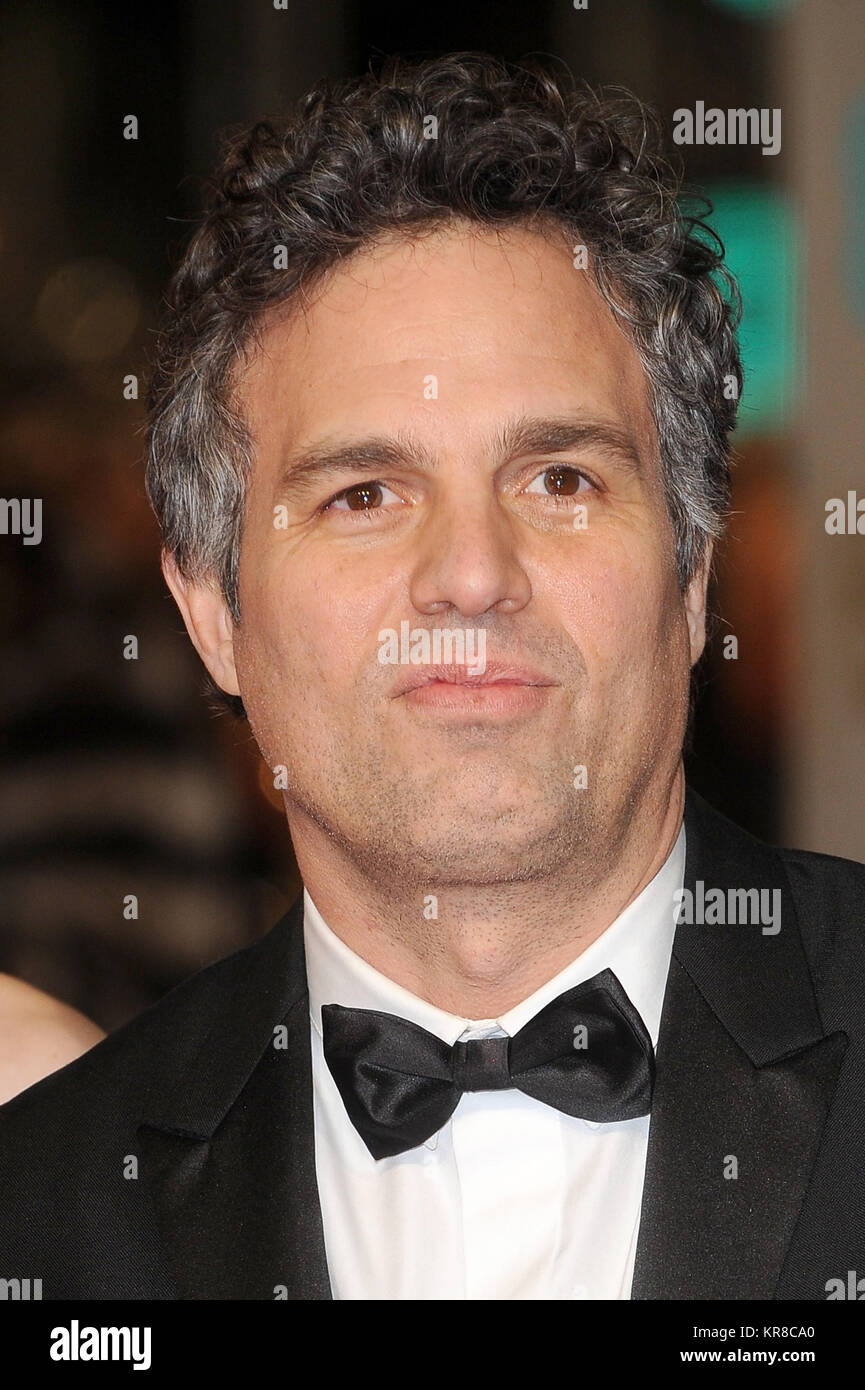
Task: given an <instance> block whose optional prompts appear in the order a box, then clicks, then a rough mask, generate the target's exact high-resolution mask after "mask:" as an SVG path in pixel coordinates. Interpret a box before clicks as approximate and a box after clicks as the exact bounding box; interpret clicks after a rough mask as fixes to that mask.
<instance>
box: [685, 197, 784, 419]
mask: <svg viewBox="0 0 865 1390" xmlns="http://www.w3.org/2000/svg"><path fill="white" fill-rule="evenodd" d="M706 193H707V195H708V197H709V198H710V199H711V200H712V204H713V208H714V210H713V212H712V213H711V215H710V216H709V217H708V218H707V219H706V220H707V221H708V223H709V225H710V226H711V227H712V228H713V230H714V231H716V232H717V233H718V235H719V236H720V238H721V240H722V241H723V243H724V250H725V257H724V259H725V262H726V264H727V266H728V267H729V269H730V270H731V271H732V273H733V275H735V277H736V279H737V281H738V284H739V290H740V292H741V295H742V306H743V313H742V323H741V327H740V330H739V345H740V349H741V353H742V364H743V368H744V372H745V386H744V390H743V392H742V399H741V402H740V407H739V423H738V426H737V429H736V435H737V436H741V435H743V434H753V433H758V432H760V433H765V432H773V431H776V430H780V429H784V428H785V427H786V425H787V424H788V421H789V417H790V413H791V405H792V401H793V393H794V391H795V390H796V376H797V371H798V363H797V324H798V317H797V316H798V306H797V299H796V290H797V286H798V283H799V263H800V254H799V249H798V245H797V237H796V232H795V226H794V220H793V215H792V211H791V208H790V205H789V202H788V200H787V199H786V198H785V196H784V195H783V193H781V192H780V191H778V190H776V189H774V188H770V187H767V186H766V185H765V184H716V185H714V186H712V187H709V188H707V189H706Z"/></svg>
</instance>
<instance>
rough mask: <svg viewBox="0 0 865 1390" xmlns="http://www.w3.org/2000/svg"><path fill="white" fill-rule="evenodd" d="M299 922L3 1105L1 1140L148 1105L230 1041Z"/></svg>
mask: <svg viewBox="0 0 865 1390" xmlns="http://www.w3.org/2000/svg"><path fill="white" fill-rule="evenodd" d="M299 920H300V918H299V916H298V914H297V912H296V911H295V909H294V908H293V909H292V910H291V911H290V912H289V913H288V914H286V916H285V917H283V918H282V919H281V920H280V921H279V922H278V923H277V924H276V925H275V926H274V927H273V928H271V930H270V931H269V932H268V933H267V934H266V935H265V936H264V937H262V938H260V939H259V940H256V941H254V942H252V943H251V944H250V945H248V946H243V947H241V948H240V949H239V950H237V951H234V952H232V954H231V955H229V956H225V957H223V958H222V959H220V960H217V961H214V962H213V963H212V964H210V965H207V966H204V967H203V968H202V969H201V970H198V971H197V972H196V973H195V974H193V975H190V976H188V977H187V978H186V979H185V980H182V981H181V982H180V983H179V984H177V985H175V986H174V988H173V989H171V990H169V991H168V992H167V993H166V994H165V995H164V996H163V997H162V998H161V999H159V1000H158V1001H157V1002H156V1003H155V1004H152V1005H151V1006H150V1007H149V1008H147V1009H145V1010H144V1011H143V1012H142V1013H140V1014H137V1015H136V1016H135V1017H134V1018H132V1019H130V1020H129V1022H128V1023H125V1024H123V1025H122V1026H121V1027H120V1028H117V1029H115V1030H114V1031H113V1032H111V1033H109V1034H108V1035H107V1037H105V1038H103V1039H102V1041H101V1042H98V1043H97V1044H96V1045H95V1046H94V1047H92V1048H90V1050H89V1051H87V1052H85V1053H84V1054H83V1055H82V1056H80V1057H78V1058H76V1059H75V1060H74V1061H72V1062H70V1063H69V1064H68V1065H66V1066H64V1067H62V1068H60V1069H59V1070H58V1071H55V1072H53V1073H52V1074H51V1075H49V1076H46V1077H44V1078H43V1079H42V1080H41V1081H38V1082H37V1083H36V1084H35V1085H33V1086H30V1087H28V1089H27V1090H25V1091H22V1092H21V1093H20V1094H19V1095H17V1096H15V1097H13V1098H12V1100H10V1101H8V1102H7V1103H6V1104H5V1105H3V1106H0V1137H2V1135H3V1134H4V1133H6V1134H7V1135H8V1134H9V1133H10V1132H11V1131H13V1130H15V1129H16V1128H18V1127H22V1126H23V1127H28V1126H33V1125H34V1124H38V1122H39V1119H40V1117H42V1116H45V1117H46V1118H48V1117H50V1119H51V1123H52V1124H61V1123H64V1122H66V1123H68V1124H72V1125H75V1126H76V1127H77V1126H80V1125H81V1123H82V1122H84V1123H87V1124H90V1125H94V1126H98V1124H99V1123H100V1120H101V1119H103V1118H109V1117H111V1116H113V1117H114V1118H115V1119H119V1117H120V1115H121V1114H122V1113H123V1112H127V1111H128V1112H130V1113H137V1112H138V1111H139V1110H140V1109H141V1108H142V1107H145V1108H146V1106H147V1103H148V1102H149V1100H150V1099H151V1098H152V1097H156V1096H158V1095H160V1094H162V1093H164V1091H165V1089H166V1087H167V1086H168V1085H170V1084H171V1082H172V1079H173V1078H179V1077H182V1076H183V1075H184V1074H185V1073H186V1072H187V1071H188V1070H189V1069H190V1068H191V1067H192V1066H193V1065H194V1064H195V1060H196V1057H197V1056H198V1055H199V1053H200V1052H201V1051H202V1049H204V1048H207V1047H208V1046H210V1045H213V1044H215V1043H216V1042H217V1040H218V1041H219V1043H220V1044H221V1045H226V1043H227V1042H229V1041H230V1039H227V1038H226V1036H225V1034H226V1031H227V1029H228V1028H229V1020H230V1019H231V1018H232V1017H236V1013H237V1010H238V1001H239V996H240V995H242V994H243V993H244V992H246V993H250V992H251V993H254V991H255V985H256V980H257V978H258V977H261V979H262V980H264V979H265V978H266V977H267V976H268V975H272V972H273V970H274V969H279V965H280V962H281V958H282V957H284V955H285V949H286V944H287V943H288V942H290V941H291V939H292V937H293V936H294V935H296V934H297V931H298V925H299ZM287 983H288V984H289V985H290V982H287Z"/></svg>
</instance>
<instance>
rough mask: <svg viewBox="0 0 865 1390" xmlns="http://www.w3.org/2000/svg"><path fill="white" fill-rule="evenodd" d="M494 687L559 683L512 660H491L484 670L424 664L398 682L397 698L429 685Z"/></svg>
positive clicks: (395, 694)
mask: <svg viewBox="0 0 865 1390" xmlns="http://www.w3.org/2000/svg"><path fill="white" fill-rule="evenodd" d="M434 683H437V684H441V685H462V686H494V685H535V686H549V685H555V684H556V682H555V681H554V680H551V679H550V677H549V676H547V675H545V674H544V672H543V671H538V670H535V669H534V668H533V667H530V666H524V665H521V664H520V665H516V664H511V663H505V662H499V661H488V662H487V663H486V666H485V668H484V670H483V671H480V672H478V671H473V670H472V668H471V667H469V666H434V665H429V666H421V667H413V668H412V669H411V670H410V671H407V672H406V674H405V675H404V676H402V677H401V678H400V680H398V681H397V684H396V686H395V688H394V691H393V694H394V697H396V696H398V695H407V694H408V693H409V691H411V690H419V689H421V688H422V687H423V686H425V685H432V684H434Z"/></svg>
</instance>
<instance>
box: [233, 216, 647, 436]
mask: <svg viewBox="0 0 865 1390" xmlns="http://www.w3.org/2000/svg"><path fill="white" fill-rule="evenodd" d="M431 380H434V383H435V388H434V392H433V393H431V392H430V391H429V390H428V389H427V390H425V388H428V387H429V383H430V381H431ZM237 385H238V394H239V397H240V400H241V402H242V404H243V405H244V407H245V412H246V414H247V416H248V418H249V419H250V423H251V425H252V426H253V433H254V434H255V435H256V436H257V437H258V438H259V441H260V442H261V443H264V442H266V439H267V437H268V436H270V435H271V433H272V432H273V429H274V427H275V422H276V420H277V419H278V420H279V426H278V431H279V434H280V435H281V436H282V437H283V438H284V437H285V436H286V434H291V435H292V436H293V437H295V438H298V437H307V436H312V435H315V434H317V433H319V432H320V431H321V429H322V428H323V427H324V426H326V429H327V432H328V434H333V433H335V432H338V431H339V430H340V429H342V428H345V429H348V428H351V429H353V430H354V429H356V428H357V426H358V424H360V423H362V422H363V417H366V423H368V424H369V425H370V426H372V425H375V424H380V423H381V422H382V420H381V417H382V415H389V416H395V415H396V414H398V413H399V412H400V411H402V412H403V413H404V412H405V411H406V410H412V408H413V406H414V405H417V406H418V407H420V406H423V405H426V407H427V409H426V416H427V419H428V420H429V409H428V407H429V402H430V400H432V401H433V402H434V404H435V411H434V417H435V424H436V428H437V429H438V430H440V431H444V432H445V434H446V433H447V430H448V429H449V428H452V429H453V430H454V431H455V432H456V434H457V435H458V436H459V437H460V438H463V439H464V437H465V430H466V428H468V427H469V425H470V424H472V423H477V425H478V427H479V428H481V429H483V428H485V427H489V426H490V425H491V424H492V423H493V419H492V417H494V416H500V415H501V413H502V411H503V410H507V411H508V412H509V413H514V414H518V413H520V411H521V410H522V411H525V412H527V413H538V412H541V411H544V410H551V411H556V410H559V411H561V410H562V409H568V408H573V407H577V408H578V409H582V410H584V411H586V412H589V413H591V414H593V415H595V416H597V417H599V418H602V419H606V420H607V421H609V422H610V423H615V424H620V425H624V426H625V427H626V428H628V429H630V431H631V432H632V433H633V434H634V435H635V436H636V437H638V438H639V439H640V440H642V442H643V443H644V444H646V442H647V441H650V442H651V443H652V444H654V424H653V420H652V416H651V410H650V405H649V395H648V388H647V382H646V377H645V372H644V370H643V367H642V364H641V362H640V360H639V357H638V356H637V353H636V351H635V349H634V347H633V346H632V344H631V343H630V341H629V339H628V338H627V336H626V334H625V333H624V331H623V330H622V329H621V328H620V326H619V325H618V323H617V322H616V320H615V318H614V316H613V314H612V312H611V311H610V309H609V307H608V306H607V304H606V303H605V302H604V300H603V298H602V296H601V295H600V293H599V292H598V290H597V288H596V286H595V284H594V281H593V278H592V275H591V272H590V271H589V270H585V269H578V268H576V267H575V265H574V251H573V238H571V237H570V236H568V234H567V233H566V232H565V231H564V230H563V229H562V228H558V227H557V228H552V229H540V230H539V229H537V228H531V229H530V228H527V227H523V226H509V227H507V228H506V229H502V230H500V231H499V230H496V229H490V228H487V227H483V228H478V227H475V226H473V225H471V224H469V223H465V222H462V221H460V220H457V221H455V222H454V223H453V224H448V225H447V226H445V227H444V228H439V229H437V230H435V231H432V232H425V233H423V234H421V235H418V234H417V233H415V234H413V235H412V236H411V238H408V237H405V236H398V237H397V236H391V237H388V238H386V239H384V240H382V241H380V242H379V243H377V244H375V245H373V246H371V247H368V248H364V249H363V250H362V251H359V252H356V253H354V255H352V256H351V257H350V258H348V259H347V260H346V261H345V262H344V263H342V264H341V265H340V266H339V267H338V268H337V269H336V270H334V271H331V272H330V273H329V274H328V275H327V277H326V278H325V279H324V280H323V281H322V282H321V283H320V284H319V285H318V286H317V287H316V288H315V289H314V291H313V292H312V293H310V294H308V295H301V296H299V297H296V298H295V299H293V300H292V301H291V302H290V303H289V304H288V305H285V306H277V307H275V308H274V309H272V310H271V311H269V313H268V314H267V316H266V317H265V318H264V320H263V321H262V324H261V326H260V330H259V333H258V334H257V337H256V343H255V346H254V348H253V349H252V350H251V351H250V352H249V354H248V356H247V360H246V362H245V365H244V368H243V371H242V373H241V375H240V377H239V380H238V383H237Z"/></svg>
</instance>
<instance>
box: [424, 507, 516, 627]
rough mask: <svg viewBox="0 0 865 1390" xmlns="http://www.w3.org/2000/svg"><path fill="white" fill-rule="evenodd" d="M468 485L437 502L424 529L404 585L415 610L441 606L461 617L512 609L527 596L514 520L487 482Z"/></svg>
mask: <svg viewBox="0 0 865 1390" xmlns="http://www.w3.org/2000/svg"><path fill="white" fill-rule="evenodd" d="M473 489H474V490H473V491H472V494H471V495H468V493H467V491H466V490H465V489H461V490H460V492H459V494H458V495H454V496H452V497H451V498H450V499H447V500H445V499H442V500H441V501H439V502H438V503H437V504H436V508H435V512H434V514H433V515H432V516H431V517H430V519H429V521H428V523H427V526H426V527H425V529H424V535H423V538H422V541H421V543H420V547H419V553H418V556H417V560H416V563H415V565H414V569H413V572H412V577H411V588H410V592H411V600H412V603H413V604H414V607H415V608H416V609H417V611H418V612H420V613H434V612H436V611H437V610H438V609H440V608H446V607H452V608H454V609H455V610H456V611H457V612H458V613H460V614H462V616H463V617H465V618H478V617H480V616H481V614H483V613H487V612H498V613H517V612H519V610H520V609H521V608H524V607H525V605H526V604H527V603H528V601H529V599H530V598H531V593H532V590H531V583H530V581H529V576H528V574H527V573H526V570H525V568H524V566H523V564H522V563H521V561H520V558H519V556H518V554H517V536H516V533H515V524H514V522H513V521H512V519H511V518H510V517H509V516H508V515H507V512H506V511H505V509H504V508H503V507H502V505H501V503H500V502H499V501H498V499H497V498H496V496H495V493H494V491H493V487H492V484H491V482H490V481H489V480H487V481H486V483H482V482H480V481H478V482H477V483H476V484H473Z"/></svg>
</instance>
